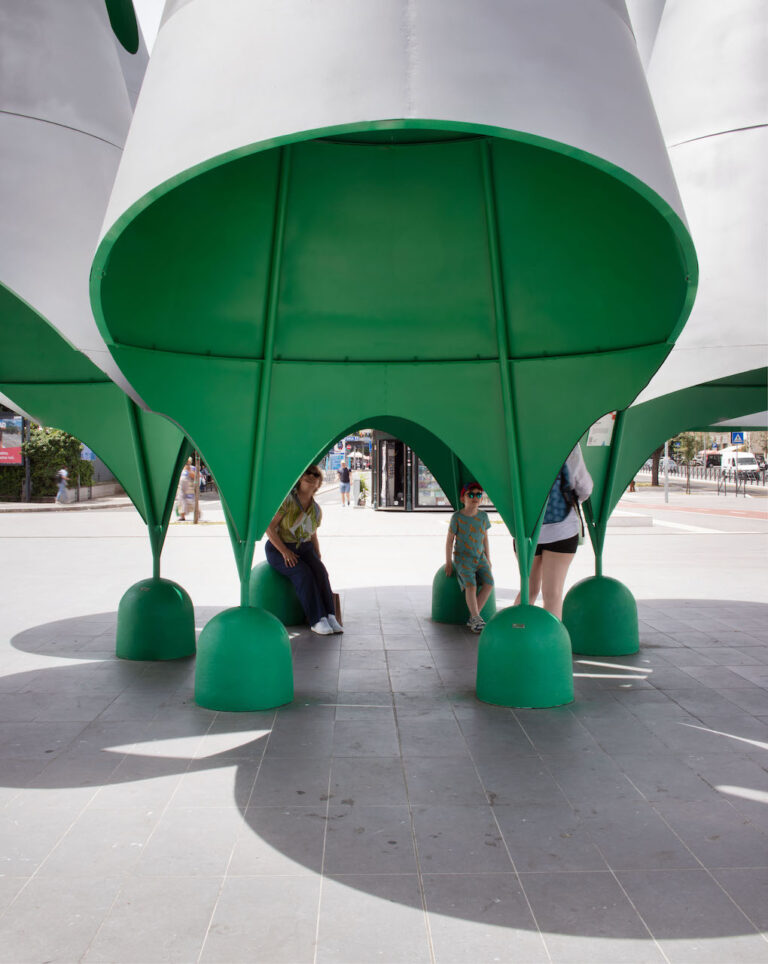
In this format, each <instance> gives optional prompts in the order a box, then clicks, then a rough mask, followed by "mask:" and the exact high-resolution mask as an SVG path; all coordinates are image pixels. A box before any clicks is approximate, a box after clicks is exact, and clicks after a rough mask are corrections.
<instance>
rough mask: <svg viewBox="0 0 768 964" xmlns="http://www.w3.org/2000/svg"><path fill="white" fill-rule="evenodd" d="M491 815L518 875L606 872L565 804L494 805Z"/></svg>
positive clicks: (574, 815) (584, 833) (572, 813)
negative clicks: (498, 827)
mask: <svg viewBox="0 0 768 964" xmlns="http://www.w3.org/2000/svg"><path fill="white" fill-rule="evenodd" d="M493 812H494V814H495V816H496V819H497V820H498V822H499V826H500V827H501V832H502V834H503V835H504V841H505V843H506V845H507V849H508V850H509V853H510V856H511V857H512V861H513V863H514V865H515V869H516V870H517V872H518V873H524V872H527V871H539V872H546V871H574V870H605V869H606V863H605V861H604V860H603V858H602V856H601V855H600V852H599V850H598V849H597V847H595V845H594V843H593V840H592V837H591V836H590V834H589V832H588V830H587V829H586V827H585V826H584V825H583V824H582V822H581V820H580V819H579V817H578V815H577V814H575V813H574V812H573V810H572V809H571V808H570V807H569V806H568V804H567V803H566V802H565V801H562V802H561V803H557V802H555V803H549V804H533V805H531V804H529V805H527V806H521V805H520V804H516V805H515V806H497V807H494V811H493Z"/></svg>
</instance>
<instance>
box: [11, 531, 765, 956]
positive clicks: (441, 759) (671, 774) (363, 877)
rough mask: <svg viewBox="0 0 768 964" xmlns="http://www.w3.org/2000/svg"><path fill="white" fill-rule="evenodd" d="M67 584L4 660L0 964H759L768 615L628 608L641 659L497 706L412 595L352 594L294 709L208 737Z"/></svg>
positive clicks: (169, 669)
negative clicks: (567, 698) (558, 701)
mask: <svg viewBox="0 0 768 964" xmlns="http://www.w3.org/2000/svg"><path fill="white" fill-rule="evenodd" d="M96 515H98V516H100V517H101V516H104V517H105V518H106V517H107V516H108V515H110V513H97V514H96ZM329 515H331V516H332V513H329ZM81 518H82V514H81ZM52 524H54V525H59V524H60V523H59V522H58V521H55V522H54V523H52ZM105 524H107V523H105ZM377 524H378V523H377ZM429 524H430V525H434V526H437V525H438V524H439V523H438V522H437V521H434V520H433V521H432V522H430V523H429ZM40 525H42V523H40ZM120 525H121V523H120V520H117V521H116V522H115V529H114V545H115V546H116V547H122V550H123V551H124V553H125V554H126V556H130V554H131V552H132V549H131V544H130V543H129V539H130V538H134V536H132V535H131V534H130V533H127V534H126V533H125V532H122V530H121V528H120ZM417 525H427V523H426V522H423V521H422V522H419V523H417ZM132 531H133V530H131V532H132ZM187 531H188V530H187ZM68 533H69V530H67V532H66V533H65V536H66V538H64V537H62V541H61V542H60V543H59V544H55V543H54V541H53V538H52V537H51V539H50V540H49V539H48V538H47V537H46V539H45V540H44V541H45V545H46V547H47V549H49V550H50V548H51V546H54V549H55V551H61V552H64V551H66V553H67V554H68V555H67V559H68V560H69V561H68V566H72V565H73V564H72V553H73V551H74V550H73V544H74V543H73V541H72V540H73V539H74V537H70V536H69V534H68ZM121 533H122V534H121ZM139 535H140V532H139ZM172 535H174V534H172ZM93 538H96V536H93ZM135 538H138V536H136V537H135ZM190 538H191V537H190ZM624 538H625V539H626V540H631V538H632V536H631V534H629V535H626V536H624ZM639 538H640V536H638V539H639ZM643 538H645V537H643ZM674 538H680V539H681V540H682V539H684V538H687V539H688V543H687V545H688V546H689V547H692V546H693V545H694V543H695V538H694V537H693V536H680V537H677V536H675V537H674ZM727 538H729V539H731V538H734V537H731V536H728V537H727ZM435 539H437V537H435ZM10 542H11V539H8V540H7V541H6V545H7V544H9V543H10ZM664 542H665V539H664V537H663V536H661V537H659V538H657V544H658V545H660V546H661V544H662V543H664ZM188 544H191V543H188ZM201 544H202V543H201ZM436 544H437V542H436ZM56 545H58V548H56ZM195 545H196V546H197V545H198V543H195ZM674 545H675V544H674V543H673V541H672V539H669V540H666V546H665V547H664V551H666V552H672V551H676V550H675V549H674ZM96 551H97V548H94V552H96ZM216 551H218V550H216ZM212 552H213V550H212ZM395 556H396V553H395V551H394V550H392V558H395ZM436 558H437V559H439V550H438V555H437V556H436ZM435 568H436V566H435ZM59 572H60V576H61V579H60V583H61V584H60V585H59V586H58V587H57V586H56V584H55V581H54V580H51V581H50V582H45V580H43V581H41V583H40V584H39V585H38V586H37V587H35V588H32V587H30V590H29V596H28V598H27V599H26V603H27V606H28V608H29V609H30V610H31V611H30V612H28V613H27V617H28V618H27V619H26V623H25V625H26V628H22V629H19V630H18V631H16V632H12V634H11V636H10V637H9V639H8V640H7V641H6V642H5V643H4V644H3V648H2V649H0V670H1V671H2V674H1V675H0V767H1V768H2V769H1V770H0V774H1V776H0V821H1V822H0V914H2V916H0V962H13V964H24V962H31V964H38V962H43V961H60V962H75V961H85V962H89V964H91V962H93V964H95V962H156V961H157V962H160V961H178V962H186V961H189V962H196V961H203V962H227V964H229V962H239V961H243V962H292V964H293V962H295V964H298V962H307V964H315V962H318V964H323V962H327V964H339V962H350V964H367V962H373V961H381V962H400V961H402V962H409V964H410V962H414V964H415V962H421V961H424V962H433V961H436V962H441V964H442V962H445V964H454V962H472V964H482V962H524V964H528V962H538V961H541V962H549V961H551V962H601V961H606V962H612V964H613V962H624V961H626V962H653V961H667V962H672V964H676V962H681V964H689V962H694V961H695V962H717V964H721V962H768V941H766V933H768V631H767V630H768V619H767V618H766V614H767V613H768V605H767V604H766V603H765V602H762V601H756V600H755V601H751V602H750V601H733V602H727V601H722V600H711V601H708V600H706V599H695V598H694V599H685V598H679V599H678V598H656V599H645V600H641V601H640V614H641V620H642V622H641V639H642V647H641V651H640V653H639V654H638V655H636V656H632V657H625V658H620V659H577V660H575V662H574V672H575V686H576V697H577V698H576V702H575V703H573V704H572V705H570V706H567V707H561V708H558V709H551V710H527V711H524V710H518V711H512V710H508V709H502V708H496V707H491V706H488V705H484V704H482V703H479V702H478V701H477V700H476V699H475V697H474V668H475V654H476V646H477V639H476V637H473V636H471V635H470V634H469V633H468V632H466V631H465V630H464V629H462V628H459V627H449V626H441V625H437V624H434V623H432V622H431V621H430V620H429V618H428V613H429V589H428V586H426V585H423V584H422V585H410V586H408V585H403V586H392V585H389V586H383V587H380V588H370V587H358V588H347V589H346V591H345V592H344V610H345V633H344V635H343V636H334V637H331V638H324V639H319V638H317V637H313V636H311V635H310V634H308V632H307V631H305V630H298V629H296V630H292V635H293V639H292V645H293V652H294V669H295V680H296V700H295V702H294V703H293V704H292V705H290V706H287V707H285V708H283V709H280V710H279V711H277V712H268V713H258V714H257V713H253V714H226V713H214V712H209V711H206V710H203V709H201V708H199V707H197V706H195V704H194V702H193V699H192V692H193V681H194V662H193V660H182V661H177V662H172V663H161V664H148V663H127V662H121V661H118V660H116V659H115V658H114V656H113V653H114V627H115V614H114V611H107V610H104V611H97V610H94V609H92V608H91V609H89V607H88V598H89V588H88V586H87V585H83V584H81V583H80V582H79V581H78V576H77V572H76V571H73V569H67V570H66V571H64V570H61V569H60V570H59ZM126 577H127V581H126ZM131 578H138V576H135V575H133V574H132V573H124V574H122V581H123V583H124V584H125V585H127V584H129V583H130V579H131ZM119 581H120V580H118V582H119ZM46 587H50V588H49V589H48V588H46ZM94 592H95V590H94ZM36 593H40V594H41V595H40V596H39V613H38V614H37V615H36V614H35V612H34V608H35V607H34V605H33V602H32V600H33V599H34V597H35V595H36ZM48 593H50V594H52V596H53V599H51V598H50V597H49V595H48ZM57 593H61V595H60V596H59V595H57ZM78 593H79V594H80V598H81V600H82V603H81V612H80V613H79V614H77V607H76V605H74V604H73V602H72V596H73V594H75V595H76V594H78ZM43 594H44V595H43ZM96 595H98V593H96ZM15 598H16V597H14V596H13V595H11V596H10V597H9V596H8V595H6V597H5V599H4V609H5V610H6V612H7V611H9V610H12V609H13V605H14V601H15ZM218 608H219V607H215V606H200V607H198V612H197V616H198V625H200V626H202V625H204V623H205V621H206V620H207V619H208V618H210V616H211V615H213V614H214V613H215V612H216V611H217V609H218ZM65 611H73V612H74V613H75V614H74V615H70V616H67V617H66V618H60V619H51V618H50V616H51V615H52V614H53V613H55V612H65ZM19 625H21V624H19ZM3 912H4V913H3ZM761 932H762V933H761Z"/></svg>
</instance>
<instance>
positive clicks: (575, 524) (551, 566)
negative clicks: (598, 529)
mask: <svg viewBox="0 0 768 964" xmlns="http://www.w3.org/2000/svg"><path fill="white" fill-rule="evenodd" d="M591 493H592V476H591V475H590V474H589V472H588V471H587V467H586V465H585V464H584V456H583V455H582V454H581V448H580V447H579V445H578V444H577V445H576V448H575V449H574V450H573V451H572V452H571V454H570V455H569V456H568V458H567V459H566V460H565V464H564V465H563V467H562V468H561V469H560V471H559V472H558V473H557V478H556V479H555V481H554V483H553V485H552V488H551V489H550V491H549V497H548V499H547V506H546V508H545V510H544V522H543V523H542V526H541V532H540V533H539V543H538V545H537V546H536V555H535V557H534V560H533V565H532V566H531V577H530V580H529V583H528V586H529V592H530V601H531V605H533V604H534V603H535V602H536V599H537V598H538V595H539V592H541V594H542V596H543V597H544V608H545V609H546V610H548V611H549V612H551V613H552V615H553V616H557V618H558V619H560V618H562V615H563V588H564V586H565V577H566V576H567V575H568V569H569V568H570V565H571V563H572V562H573V557H574V556H575V555H576V549H577V547H578V545H579V533H580V532H581V514H580V509H579V508H578V506H579V504H580V503H582V502H584V501H585V499H588V498H589V496H590V495H591ZM519 603H520V593H518V594H517V599H515V605H516V606H517V605H519Z"/></svg>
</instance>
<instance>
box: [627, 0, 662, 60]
mask: <svg viewBox="0 0 768 964" xmlns="http://www.w3.org/2000/svg"><path fill="white" fill-rule="evenodd" d="M666 2H667V0H627V10H628V11H629V17H630V22H631V24H632V30H633V32H634V34H635V40H636V41H637V49H638V50H639V51H640V59H641V60H642V62H643V65H644V66H645V67H647V66H648V62H649V60H650V59H651V54H652V52H653V46H654V44H655V43H656V34H657V32H658V29H659V23H660V22H661V15H662V13H663V12H664V6H665V4H666Z"/></svg>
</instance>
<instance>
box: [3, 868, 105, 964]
mask: <svg viewBox="0 0 768 964" xmlns="http://www.w3.org/2000/svg"><path fill="white" fill-rule="evenodd" d="M119 888H120V882H119V880H118V879H113V878H102V877H79V878H72V879H61V878H57V879H53V878H47V879H46V878H36V879H34V880H31V881H30V882H29V883H28V884H27V886H26V887H25V888H24V890H23V891H21V893H20V894H19V895H18V897H17V898H16V900H15V901H14V903H13V907H12V913H6V914H5V915H4V916H3V918H2V919H0V961H2V962H3V964H39V962H41V961H52V962H53V961H61V962H69V961H79V960H81V958H82V956H83V954H85V952H86V950H87V949H88V946H89V945H90V943H91V941H92V940H93V938H94V936H95V934H96V932H97V931H98V929H99V926H100V925H101V922H102V920H103V919H104V917H105V915H106V914H107V912H108V911H109V909H110V906H111V905H112V901H113V900H114V899H115V896H116V894H117V892H118V890H119ZM43 922H44V926H41V924H42V923H43Z"/></svg>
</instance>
